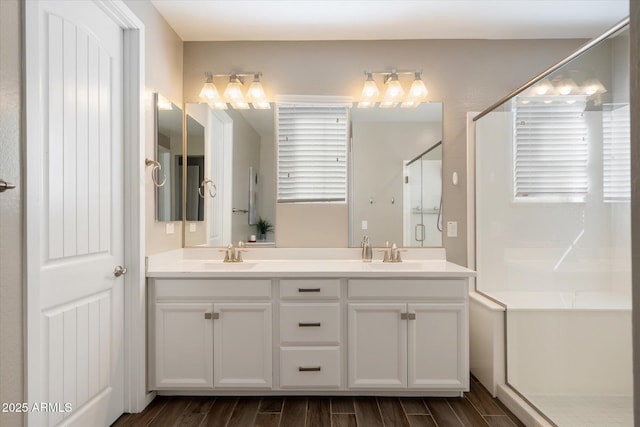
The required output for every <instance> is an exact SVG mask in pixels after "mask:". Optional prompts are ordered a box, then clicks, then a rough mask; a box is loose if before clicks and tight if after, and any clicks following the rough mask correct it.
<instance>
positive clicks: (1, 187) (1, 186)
mask: <svg viewBox="0 0 640 427" xmlns="http://www.w3.org/2000/svg"><path fill="white" fill-rule="evenodd" d="M14 188H16V186H15V185H13V184H10V183H8V182H7V181H5V180H4V179H0V193H4V192H5V191H6V190H13V189H14Z"/></svg>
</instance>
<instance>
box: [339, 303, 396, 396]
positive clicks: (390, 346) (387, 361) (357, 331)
mask: <svg viewBox="0 0 640 427" xmlns="http://www.w3.org/2000/svg"><path fill="white" fill-rule="evenodd" d="M348 307H349V308H348V319H347V321H348V324H349V333H348V334H347V336H348V337H349V339H348V340H347V341H348V372H349V388H381V387H382V388H405V387H406V386H407V320H405V319H403V318H402V317H403V314H404V313H406V310H407V305H406V304H357V303H353V304H349V305H348Z"/></svg>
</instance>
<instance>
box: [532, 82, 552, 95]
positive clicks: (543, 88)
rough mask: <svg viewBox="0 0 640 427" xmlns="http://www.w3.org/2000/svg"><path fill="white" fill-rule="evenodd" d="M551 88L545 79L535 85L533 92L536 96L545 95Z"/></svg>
mask: <svg viewBox="0 0 640 427" xmlns="http://www.w3.org/2000/svg"><path fill="white" fill-rule="evenodd" d="M552 88H553V86H552V85H551V83H550V82H549V80H547V79H545V80H543V81H541V82H540V83H538V84H537V85H536V89H535V92H536V95H546V94H547V93H548V92H549V91H551V89H552Z"/></svg>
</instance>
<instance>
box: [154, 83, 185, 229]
mask: <svg viewBox="0 0 640 427" xmlns="http://www.w3.org/2000/svg"><path fill="white" fill-rule="evenodd" d="M154 105H155V112H156V160H157V161H158V163H160V170H158V171H157V172H154V173H157V175H156V180H158V183H159V184H162V182H163V181H164V183H163V184H162V185H161V186H159V187H156V220H158V221H182V200H183V198H182V169H181V168H182V166H181V162H182V109H181V108H180V107H178V106H177V105H176V104H174V103H172V102H169V101H168V100H167V99H166V98H164V97H163V96H162V95H159V94H154Z"/></svg>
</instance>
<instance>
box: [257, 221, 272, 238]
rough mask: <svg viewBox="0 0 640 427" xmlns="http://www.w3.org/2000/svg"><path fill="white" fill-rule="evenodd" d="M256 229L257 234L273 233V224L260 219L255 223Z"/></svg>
mask: <svg viewBox="0 0 640 427" xmlns="http://www.w3.org/2000/svg"><path fill="white" fill-rule="evenodd" d="M256 228H257V229H258V234H267V233H269V232H270V231H273V224H271V223H270V222H269V220H267V219H263V218H262V217H260V218H259V219H258V222H257V223H256Z"/></svg>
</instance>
